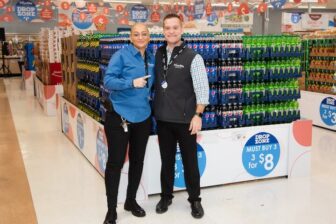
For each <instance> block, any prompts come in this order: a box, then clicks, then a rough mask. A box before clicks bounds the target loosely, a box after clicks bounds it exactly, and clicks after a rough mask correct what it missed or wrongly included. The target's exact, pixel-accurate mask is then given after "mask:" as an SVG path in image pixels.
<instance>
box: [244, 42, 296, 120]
mask: <svg viewBox="0 0 336 224" xmlns="http://www.w3.org/2000/svg"><path fill="white" fill-rule="evenodd" d="M243 45H244V75H243V80H244V81H243V82H244V87H243V126H254V125H265V124H276V123H289V122H292V121H294V120H297V119H299V118H300V111H299V109H298V103H297V99H298V98H300V90H299V85H298V80H297V78H299V77H300V76H301V59H300V58H301V56H302V53H301V40H300V38H299V37H298V36H244V37H243Z"/></svg>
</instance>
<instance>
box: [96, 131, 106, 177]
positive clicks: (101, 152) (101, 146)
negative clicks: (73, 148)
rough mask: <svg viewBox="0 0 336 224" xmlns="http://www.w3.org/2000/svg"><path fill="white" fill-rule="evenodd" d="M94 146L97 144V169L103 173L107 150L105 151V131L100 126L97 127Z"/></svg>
mask: <svg viewBox="0 0 336 224" xmlns="http://www.w3.org/2000/svg"><path fill="white" fill-rule="evenodd" d="M96 146H97V159H98V164H99V171H100V172H101V173H105V169H106V162H107V156H108V151H107V140H106V137H105V132H104V130H103V129H102V128H99V130H98V132H97V142H96Z"/></svg>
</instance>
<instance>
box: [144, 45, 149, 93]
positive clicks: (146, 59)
mask: <svg viewBox="0 0 336 224" xmlns="http://www.w3.org/2000/svg"><path fill="white" fill-rule="evenodd" d="M144 62H145V75H149V74H148V58H147V52H146V51H145V58H144ZM146 87H147V88H148V80H147V83H146Z"/></svg>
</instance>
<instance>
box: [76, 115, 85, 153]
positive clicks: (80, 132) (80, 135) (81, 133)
mask: <svg viewBox="0 0 336 224" xmlns="http://www.w3.org/2000/svg"><path fill="white" fill-rule="evenodd" d="M77 140H78V145H79V148H80V149H83V148H84V122H83V118H82V116H81V115H80V113H78V115H77Z"/></svg>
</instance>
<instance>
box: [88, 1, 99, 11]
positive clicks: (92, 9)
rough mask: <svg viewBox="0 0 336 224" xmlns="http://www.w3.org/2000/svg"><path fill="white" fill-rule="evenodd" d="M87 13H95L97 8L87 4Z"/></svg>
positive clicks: (94, 5) (92, 4)
mask: <svg viewBox="0 0 336 224" xmlns="http://www.w3.org/2000/svg"><path fill="white" fill-rule="evenodd" d="M87 8H88V11H89V12H90V13H96V12H97V6H96V4H95V3H88V5H87Z"/></svg>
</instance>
